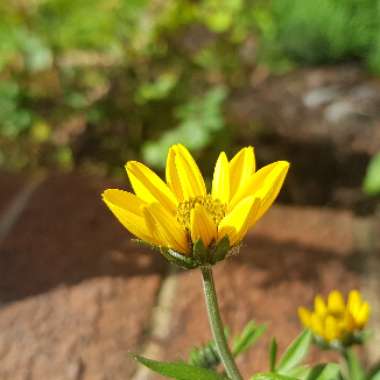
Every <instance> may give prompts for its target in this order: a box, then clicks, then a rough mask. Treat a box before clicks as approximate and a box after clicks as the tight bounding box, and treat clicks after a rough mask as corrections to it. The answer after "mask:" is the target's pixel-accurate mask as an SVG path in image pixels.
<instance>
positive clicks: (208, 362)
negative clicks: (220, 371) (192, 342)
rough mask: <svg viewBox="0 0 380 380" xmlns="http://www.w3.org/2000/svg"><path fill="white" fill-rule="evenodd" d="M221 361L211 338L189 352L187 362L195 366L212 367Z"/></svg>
mask: <svg viewBox="0 0 380 380" xmlns="http://www.w3.org/2000/svg"><path fill="white" fill-rule="evenodd" d="M220 363H221V361H220V357H219V354H218V350H217V348H216V344H215V342H214V341H213V340H212V341H210V342H208V343H207V344H205V345H204V346H202V347H195V348H193V349H192V350H191V352H190V358H189V364H191V365H194V366H196V367H202V368H208V369H213V368H215V367H217V366H218V365H219V364H220Z"/></svg>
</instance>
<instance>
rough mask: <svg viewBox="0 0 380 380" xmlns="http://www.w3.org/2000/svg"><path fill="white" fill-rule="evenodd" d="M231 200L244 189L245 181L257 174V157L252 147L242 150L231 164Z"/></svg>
mask: <svg viewBox="0 0 380 380" xmlns="http://www.w3.org/2000/svg"><path fill="white" fill-rule="evenodd" d="M229 167H230V199H232V197H233V195H234V194H235V193H236V191H237V190H238V189H239V188H240V187H242V186H243V185H244V183H245V181H247V180H248V178H249V177H250V176H251V175H252V174H253V173H254V172H255V167H256V163H255V155H254V149H253V147H252V146H248V147H245V148H243V149H241V150H240V151H239V152H238V153H236V154H235V156H234V157H233V158H232V160H231V161H230V163H229Z"/></svg>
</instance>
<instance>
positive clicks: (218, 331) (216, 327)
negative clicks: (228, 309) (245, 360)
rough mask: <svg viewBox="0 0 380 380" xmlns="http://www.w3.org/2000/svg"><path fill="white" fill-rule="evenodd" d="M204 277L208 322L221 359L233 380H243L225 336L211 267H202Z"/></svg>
mask: <svg viewBox="0 0 380 380" xmlns="http://www.w3.org/2000/svg"><path fill="white" fill-rule="evenodd" d="M201 271H202V275H203V288H204V292H205V299H206V305H207V314H208V320H209V322H210V327H211V331H212V335H213V337H214V341H215V344H216V347H217V350H218V353H219V356H220V359H221V361H222V363H223V365H224V368H225V369H226V372H227V375H228V376H229V377H230V379H231V380H243V378H242V376H241V374H240V372H239V370H238V368H237V366H236V363H235V361H234V358H233V356H232V353H231V351H230V349H229V348H228V344H227V340H226V336H225V335H224V328H223V322H222V319H221V317H220V312H219V306H218V299H217V296H216V291H215V285H214V278H213V275H212V268H211V266H202V267H201Z"/></svg>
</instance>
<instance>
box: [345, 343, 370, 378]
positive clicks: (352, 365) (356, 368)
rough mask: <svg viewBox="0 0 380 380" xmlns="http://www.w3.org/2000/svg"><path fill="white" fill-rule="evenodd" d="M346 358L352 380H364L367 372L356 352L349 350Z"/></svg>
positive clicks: (346, 352)
mask: <svg viewBox="0 0 380 380" xmlns="http://www.w3.org/2000/svg"><path fill="white" fill-rule="evenodd" d="M344 358H345V359H346V363H347V368H348V373H349V375H350V378H351V380H364V379H365V378H366V376H365V371H364V368H363V367H362V365H361V363H360V360H359V358H358V356H357V355H356V354H355V352H354V351H353V350H351V349H347V350H346V351H345V353H344Z"/></svg>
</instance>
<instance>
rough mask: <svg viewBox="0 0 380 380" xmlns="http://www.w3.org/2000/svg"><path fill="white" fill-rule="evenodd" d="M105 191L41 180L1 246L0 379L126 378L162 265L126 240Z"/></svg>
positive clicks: (66, 178) (86, 182)
mask: <svg viewBox="0 0 380 380" xmlns="http://www.w3.org/2000/svg"><path fill="white" fill-rule="evenodd" d="M118 186H120V185H118ZM106 187H110V184H109V183H108V184H105V183H104V181H101V180H99V179H95V178H92V177H87V176H81V175H57V176H54V177H51V178H49V179H48V180H46V181H45V182H44V184H42V185H41V186H40V187H39V189H38V190H37V191H36V192H35V193H34V195H33V196H32V197H31V199H30V201H29V204H28V206H27V207H26V209H25V211H24V212H23V214H22V215H21V216H20V218H19V221H18V223H17V224H16V225H15V226H14V228H13V230H12V231H11V233H10V234H9V235H8V237H7V238H6V239H5V241H4V242H3V244H2V245H1V247H0V302H1V303H2V306H1V308H0V360H1V363H2V365H1V367H0V379H1V380H3V379H4V380H6V379H12V380H18V379H20V380H21V379H30V380H35V379H51V380H56V379H80V380H98V379H99V380H100V379H102V380H106V379H115V380H118V379H123V380H124V379H128V378H130V377H131V376H132V373H133V372H134V370H135V364H134V362H133V361H132V360H130V359H129V358H128V355H127V352H128V350H132V351H136V350H139V349H140V347H141V346H142V344H143V343H144V341H145V333H146V330H147V328H148V327H149V322H150V315H151V311H152V309H153V307H154V304H155V299H156V294H157V292H158V290H159V287H160V283H161V278H162V276H163V274H164V273H165V271H166V263H165V262H164V260H162V259H161V257H158V255H154V254H153V253H152V252H147V251H144V250H142V249H141V248H140V247H136V246H135V245H134V244H133V243H131V242H130V236H129V235H128V234H127V233H126V231H125V230H123V228H122V227H121V226H120V225H119V224H118V223H117V221H116V220H115V219H114V218H113V217H112V216H111V215H110V213H109V211H108V210H107V209H106V207H105V206H104V205H103V203H102V202H101V200H100V193H101V191H102V190H103V189H104V188H106Z"/></svg>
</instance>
